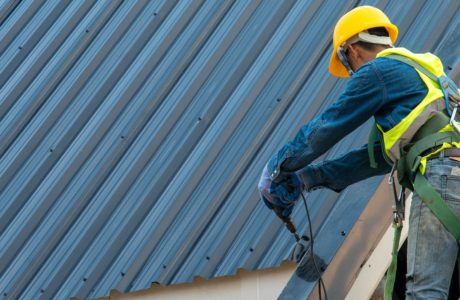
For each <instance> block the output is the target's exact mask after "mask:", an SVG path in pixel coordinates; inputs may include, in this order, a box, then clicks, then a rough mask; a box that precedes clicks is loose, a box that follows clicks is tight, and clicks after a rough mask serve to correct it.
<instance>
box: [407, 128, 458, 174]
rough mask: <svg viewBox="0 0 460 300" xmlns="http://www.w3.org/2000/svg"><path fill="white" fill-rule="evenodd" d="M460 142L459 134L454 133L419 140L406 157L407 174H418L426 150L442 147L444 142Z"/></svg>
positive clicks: (449, 132) (432, 135)
mask: <svg viewBox="0 0 460 300" xmlns="http://www.w3.org/2000/svg"><path fill="white" fill-rule="evenodd" d="M458 140H460V139H458V137H457V134H456V133H455V132H453V131H444V132H437V133H433V134H430V135H428V136H425V137H424V138H422V139H420V140H418V141H417V142H415V144H413V145H412V146H411V148H410V150H409V151H408V152H407V154H406V155H405V166H403V167H404V168H405V172H410V173H412V174H414V173H416V172H417V169H418V165H419V163H420V159H421V156H422V155H423V154H422V153H423V152H425V151H426V150H429V149H430V148H433V147H436V146H440V145H442V144H443V143H444V142H448V143H451V142H453V141H458ZM417 161H418V163H417ZM410 173H409V174H410ZM411 180H412V179H411Z"/></svg>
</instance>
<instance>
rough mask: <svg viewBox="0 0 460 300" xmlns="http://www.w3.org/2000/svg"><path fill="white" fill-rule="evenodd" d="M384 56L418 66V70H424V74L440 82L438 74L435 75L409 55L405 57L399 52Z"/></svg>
mask: <svg viewBox="0 0 460 300" xmlns="http://www.w3.org/2000/svg"><path fill="white" fill-rule="evenodd" d="M384 57H388V58H391V59H394V60H398V61H400V62H403V63H405V64H408V65H409V66H412V67H414V68H416V69H417V70H419V71H420V72H422V73H423V74H425V75H426V76H427V77H428V78H430V79H431V80H433V81H435V82H438V77H437V76H436V75H434V74H433V73H431V72H430V71H428V70H427V69H426V68H425V67H424V66H422V65H421V64H419V63H418V62H416V61H414V60H412V59H410V58H408V57H405V56H403V55H399V54H389V55H386V56H384Z"/></svg>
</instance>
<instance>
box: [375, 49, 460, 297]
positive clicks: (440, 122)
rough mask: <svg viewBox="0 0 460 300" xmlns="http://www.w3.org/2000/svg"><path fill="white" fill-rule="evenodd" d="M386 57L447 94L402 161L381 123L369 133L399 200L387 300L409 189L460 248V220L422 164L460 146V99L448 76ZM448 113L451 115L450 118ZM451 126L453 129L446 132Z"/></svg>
mask: <svg viewBox="0 0 460 300" xmlns="http://www.w3.org/2000/svg"><path fill="white" fill-rule="evenodd" d="M385 57H387V58H390V59H394V60H398V61H401V62H403V63H406V64H408V65H410V66H412V67H413V68H415V69H416V70H418V71H419V72H421V73H423V74H424V75H426V76H427V77H428V78H430V79H431V80H433V81H434V82H436V83H439V86H440V88H441V89H442V91H443V94H444V99H443V100H444V102H445V104H444V105H445V112H444V111H438V112H436V113H435V114H434V115H433V116H432V117H431V118H430V119H428V121H426V122H425V123H424V125H422V126H421V127H420V128H419V129H418V130H417V132H416V133H415V135H414V137H413V138H412V140H411V142H410V143H409V144H407V145H405V146H403V147H402V148H401V149H400V152H401V153H400V158H399V160H396V161H394V162H393V161H392V160H391V159H390V158H389V157H388V155H387V153H386V151H385V149H384V140H383V137H382V132H381V131H380V130H379V128H378V126H377V124H375V125H374V127H373V128H372V130H371V132H370V134H369V141H368V151H369V152H368V154H369V160H370V164H371V167H374V168H376V167H377V163H376V160H375V157H374V143H375V142H376V141H377V140H380V142H381V145H382V154H383V156H384V158H385V160H386V161H387V162H388V163H389V164H390V165H392V166H393V167H392V170H391V173H390V177H389V179H388V181H389V184H390V185H391V186H392V190H393V194H394V199H395V200H394V205H393V227H394V228H395V235H394V239H393V248H392V253H391V255H392V259H391V264H390V267H389V268H388V271H387V278H386V283H385V290H384V299H385V300H387V299H391V298H392V294H393V286H394V282H395V277H396V267H397V255H398V248H399V240H400V237H401V230H402V226H403V225H402V224H403V223H402V221H403V220H404V205H405V195H406V193H405V189H409V190H411V191H415V192H416V193H417V194H418V195H419V196H420V198H421V199H422V201H423V203H425V204H426V205H427V206H428V207H429V208H430V209H431V211H432V212H433V214H434V215H435V216H436V217H437V218H438V219H439V221H440V222H441V223H442V224H443V225H444V226H445V227H446V229H447V230H448V231H449V232H450V233H451V234H452V235H453V236H454V237H455V239H456V240H457V243H458V244H459V245H460V218H459V216H457V215H456V214H455V213H454V212H453V211H452V210H451V209H450V207H449V206H448V205H447V204H446V203H445V201H444V200H443V199H442V197H441V195H439V193H438V192H437V191H436V190H435V189H434V188H433V186H432V185H431V184H430V183H429V182H428V180H427V179H426V178H425V177H424V176H423V173H424V170H425V166H424V165H423V164H422V162H425V163H426V160H427V159H430V158H434V157H437V156H439V155H440V154H441V153H443V151H446V150H445V149H449V148H452V147H454V145H459V144H457V143H459V142H460V127H459V126H458V124H457V123H456V120H455V116H456V114H457V110H458V106H459V102H460V97H459V93H458V89H457V87H456V85H455V83H453V81H452V80H451V79H449V78H448V77H447V76H445V75H443V76H436V75H435V74H433V73H432V72H430V71H428V70H427V69H426V68H424V67H423V66H422V65H420V64H419V63H417V62H416V61H414V60H412V59H410V58H408V57H406V56H403V55H399V54H389V55H386V56H385ZM446 112H447V114H449V115H450V118H449V117H448V115H447V114H446ZM449 125H450V126H451V127H452V128H451V130H447V129H446V128H448V127H449ZM457 147H458V146H457ZM395 170H397V171H398V176H397V177H398V182H399V184H400V185H401V189H400V191H399V193H398V192H397V188H396V183H395V180H394V171H395Z"/></svg>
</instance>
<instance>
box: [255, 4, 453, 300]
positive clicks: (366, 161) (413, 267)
mask: <svg viewBox="0 0 460 300" xmlns="http://www.w3.org/2000/svg"><path fill="white" fill-rule="evenodd" d="M397 36H398V28H397V27H396V26H395V25H394V24H392V23H391V21H390V20H389V19H388V17H387V16H386V15H385V14H384V13H383V12H382V11H381V10H379V9H377V8H375V7H371V6H360V7H357V8H355V9H353V10H351V11H350V12H348V13H347V14H345V15H344V16H342V17H341V18H340V20H339V21H338V22H337V24H336V26H335V29H334V35H333V52H332V56H331V59H330V64H329V71H330V73H331V74H332V75H334V76H338V77H350V79H349V81H348V83H347V86H346V88H345V91H344V92H343V93H342V94H341V95H340V97H339V98H338V99H337V101H336V102H335V103H334V104H332V106H331V107H329V108H328V109H326V110H325V111H324V112H323V113H322V114H321V115H319V116H317V117H316V118H314V119H313V120H312V121H310V122H309V123H308V124H305V125H304V126H302V127H301V129H300V130H299V131H298V133H297V134H296V135H295V137H294V138H293V139H291V140H290V141H289V142H288V143H287V144H286V145H284V146H283V147H282V148H281V149H280V150H279V151H278V152H277V153H276V154H275V155H274V156H273V157H272V158H271V159H270V160H269V162H268V163H267V165H266V167H265V168H264V170H263V172H262V176H261V179H260V181H259V186H258V188H259V191H260V193H261V196H262V200H263V201H264V202H265V204H266V205H267V206H268V207H269V208H271V209H273V210H274V212H275V213H276V214H277V215H278V216H279V217H280V218H281V219H282V220H284V221H286V220H289V216H290V214H291V212H292V209H293V207H294V204H295V203H296V201H297V200H298V198H299V196H300V193H301V192H302V190H307V191H310V190H312V189H315V188H321V187H323V188H329V189H332V190H334V191H337V192H339V191H341V190H343V189H344V188H346V187H347V186H348V185H350V184H353V183H355V182H358V181H361V180H363V179H365V178H368V177H371V176H376V175H382V174H386V173H389V172H390V171H392V170H394V169H395V168H396V169H397V170H398V172H397V173H398V179H399V182H400V183H401V185H402V186H404V187H407V188H409V189H411V190H413V191H414V193H413V198H412V206H411V212H410V220H409V224H410V225H409V237H408V250H407V253H408V254H407V270H408V271H407V276H406V278H407V279H406V297H407V298H406V299H447V295H448V292H449V286H450V280H451V277H452V273H453V270H454V265H455V261H456V259H457V254H458V250H459V248H458V240H459V237H460V236H459V230H460V223H459V222H458V221H459V219H458V216H459V215H460V132H459V126H458V123H456V121H455V119H454V118H455V114H457V110H456V107H457V106H458V101H459V95H458V90H457V87H456V86H455V84H454V83H453V82H452V81H449V79H448V78H447V77H446V76H445V74H444V71H443V66H442V63H441V61H440V60H439V58H437V57H436V56H435V55H433V54H431V53H424V54H416V53H412V52H410V51H409V50H407V49H405V48H396V47H394V46H393V45H394V43H395V42H396V39H397ZM372 116H373V117H374V120H375V124H376V127H375V128H374V130H373V134H371V137H372V138H370V142H369V143H368V145H369V146H368V145H364V146H363V147H361V148H360V149H356V150H354V151H351V152H349V153H347V154H345V155H343V156H342V157H339V158H337V159H334V160H328V161H323V162H321V163H315V164H313V163H312V162H313V160H314V159H316V158H317V157H319V156H320V155H321V154H323V153H324V152H326V151H327V150H329V149H330V148H331V147H332V146H333V145H334V144H336V143H337V142H338V141H339V140H341V139H342V138H344V137H345V136H346V135H348V134H349V133H350V132H352V131H353V130H354V129H356V128H357V127H358V126H360V125H361V124H363V123H364V122H365V121H367V120H368V119H369V118H371V117H372ZM452 116H454V117H452ZM414 145H415V146H414ZM371 165H372V166H371ZM391 173H393V172H391ZM343 175H345V176H343ZM392 175H393V174H392ZM402 196H403V195H401V197H402ZM396 200H401V199H396ZM433 203H436V204H435V205H434V206H435V207H433ZM446 204H447V205H446ZM438 206H442V209H441V213H439V212H437V211H436V210H439V209H438V208H437V207H438ZM445 215H449V216H448V217H445ZM399 221H400V220H398V222H399ZM386 296H387V295H386ZM390 297H391V296H390Z"/></svg>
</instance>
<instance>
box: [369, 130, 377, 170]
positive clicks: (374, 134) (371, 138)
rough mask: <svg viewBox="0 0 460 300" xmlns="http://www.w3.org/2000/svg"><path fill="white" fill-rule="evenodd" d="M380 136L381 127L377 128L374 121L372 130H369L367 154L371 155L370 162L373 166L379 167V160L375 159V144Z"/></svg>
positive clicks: (374, 167)
mask: <svg viewBox="0 0 460 300" xmlns="http://www.w3.org/2000/svg"><path fill="white" fill-rule="evenodd" d="M378 138H379V129H378V128H377V124H375V123H374V125H373V126H372V129H371V131H370V132H369V138H368V142H367V154H368V156H369V163H370V165H371V168H373V169H377V167H378V165H377V161H376V160H375V155H374V144H375V142H376V141H377V139H378Z"/></svg>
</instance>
